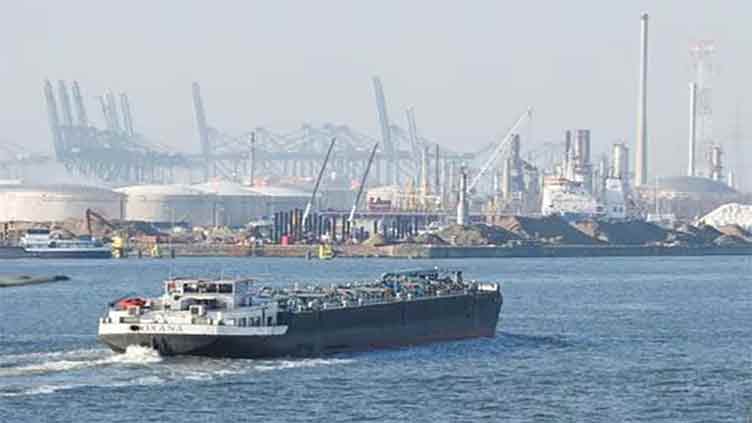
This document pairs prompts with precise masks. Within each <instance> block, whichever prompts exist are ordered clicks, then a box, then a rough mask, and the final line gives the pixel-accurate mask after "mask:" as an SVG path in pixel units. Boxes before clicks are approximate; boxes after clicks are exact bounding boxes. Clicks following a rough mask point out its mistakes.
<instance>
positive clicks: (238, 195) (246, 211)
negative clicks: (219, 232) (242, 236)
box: [193, 181, 268, 227]
mask: <svg viewBox="0 0 752 423" xmlns="http://www.w3.org/2000/svg"><path fill="white" fill-rule="evenodd" d="M193 188H196V189H198V190H200V191H202V192H204V193H206V194H210V195H213V196H214V219H213V224H214V225H215V226H230V227H239V226H244V225H246V224H247V223H248V222H250V221H252V220H257V219H260V218H261V217H263V216H264V215H265V213H266V204H267V202H268V200H267V197H265V196H264V195H262V194H259V193H257V192H254V191H251V190H250V189H248V188H247V187H245V186H243V185H240V184H237V183H234V182H229V181H212V182H206V183H204V184H199V185H194V186H193Z"/></svg>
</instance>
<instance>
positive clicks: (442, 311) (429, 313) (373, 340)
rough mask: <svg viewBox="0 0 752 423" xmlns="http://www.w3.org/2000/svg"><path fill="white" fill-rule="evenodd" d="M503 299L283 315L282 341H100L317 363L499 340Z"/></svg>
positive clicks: (169, 351)
mask: <svg viewBox="0 0 752 423" xmlns="http://www.w3.org/2000/svg"><path fill="white" fill-rule="evenodd" d="M501 305H502V297H501V293H499V292H493V293H490V292H489V293H475V294H468V295H456V296H447V297H439V298H431V299H419V300H413V301H402V302H394V303H385V304H376V305H367V306H359V307H350V308H341V309H332V310H319V311H312V312H302V313H282V314H283V315H284V318H285V319H287V321H286V322H284V323H285V324H286V325H287V327H288V328H289V329H288V330H287V332H286V333H284V334H282V335H253V336H245V335H222V336H216V335H185V334H165V333H144V332H141V331H134V332H133V333H120V334H104V335H100V336H99V339H100V341H101V342H103V343H105V344H107V345H108V346H110V348H112V349H113V350H114V351H116V352H122V351H124V350H125V349H126V348H127V347H128V346H129V345H142V346H146V347H153V348H155V349H157V350H159V352H160V354H162V355H183V354H185V355H199V356H209V357H229V358H269V357H286V356H287V357H311V356H319V355H325V354H335V353H342V352H357V351H368V350H373V349H379V348H397V347H404V346H411V345H419V344H427V343H432V342H440V341H453V340H460V339H467V338H477V337H493V336H495V333H496V325H497V323H498V319H499V312H500V309H501Z"/></svg>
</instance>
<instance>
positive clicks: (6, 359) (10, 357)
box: [0, 348, 111, 366]
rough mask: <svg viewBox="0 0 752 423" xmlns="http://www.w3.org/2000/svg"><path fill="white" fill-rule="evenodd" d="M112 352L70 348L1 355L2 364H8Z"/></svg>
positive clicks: (96, 356) (89, 356) (84, 356)
mask: <svg viewBox="0 0 752 423" xmlns="http://www.w3.org/2000/svg"><path fill="white" fill-rule="evenodd" d="M110 354H111V351H110V350H108V349H104V348H92V349H80V350H68V351H48V352H30V353H25V354H5V355H0V366H2V365H7V364H18V363H27V362H33V361H43V360H48V359H55V358H89V359H91V358H101V357H105V356H108V355H110Z"/></svg>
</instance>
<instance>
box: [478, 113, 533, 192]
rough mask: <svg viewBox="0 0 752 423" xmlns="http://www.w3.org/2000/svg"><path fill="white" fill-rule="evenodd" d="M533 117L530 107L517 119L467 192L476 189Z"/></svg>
mask: <svg viewBox="0 0 752 423" xmlns="http://www.w3.org/2000/svg"><path fill="white" fill-rule="evenodd" d="M532 116H533V108H532V107H528V109H527V110H525V113H523V114H522V115H521V116H520V118H519V119H517V122H515V124H514V125H513V126H512V127H511V128H510V129H509V131H508V132H507V134H506V136H505V137H504V139H502V140H501V142H500V143H499V144H498V145H497V146H496V149H495V150H494V151H493V153H492V154H491V156H489V158H488V160H486V163H485V164H484V165H483V167H481V168H480V171H479V172H478V174H477V175H475V177H474V178H473V180H472V182H470V185H468V187H467V190H468V191H472V190H473V189H474V188H475V185H477V184H478V181H480V178H481V177H483V175H484V174H485V173H486V172H488V169H490V168H491V166H492V165H493V163H494V162H495V161H496V159H498V158H499V155H500V154H501V152H502V151H504V149H505V148H506V147H507V145H508V144H509V143H510V142H511V140H512V138H513V136H514V134H515V133H516V132H517V129H518V128H519V127H520V126H521V125H522V124H523V123H524V122H525V121H526V120H528V119H530V118H531V117H532Z"/></svg>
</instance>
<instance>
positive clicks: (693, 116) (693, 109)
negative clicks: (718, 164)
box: [687, 82, 697, 176]
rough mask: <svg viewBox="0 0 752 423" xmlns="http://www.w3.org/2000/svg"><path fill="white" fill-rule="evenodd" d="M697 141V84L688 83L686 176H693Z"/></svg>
mask: <svg viewBox="0 0 752 423" xmlns="http://www.w3.org/2000/svg"><path fill="white" fill-rule="evenodd" d="M696 142H697V84H696V83H694V82H690V83H689V165H688V168H687V176H695V150H696V146H695V143H696Z"/></svg>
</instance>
